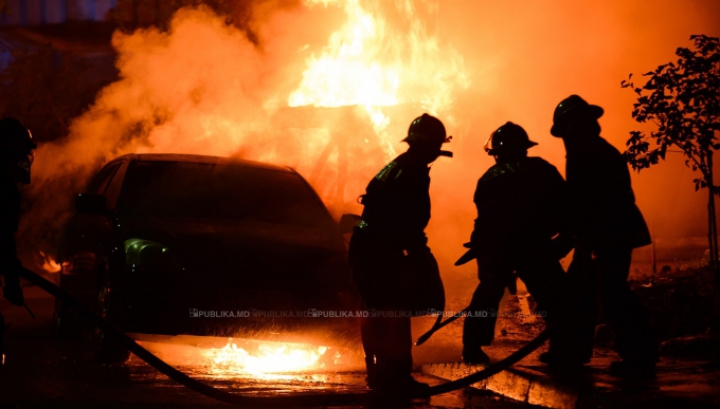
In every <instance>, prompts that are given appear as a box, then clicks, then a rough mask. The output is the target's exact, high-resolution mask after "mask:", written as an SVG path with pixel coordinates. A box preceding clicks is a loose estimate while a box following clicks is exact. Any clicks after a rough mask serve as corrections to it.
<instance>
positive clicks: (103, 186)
mask: <svg viewBox="0 0 720 409" xmlns="http://www.w3.org/2000/svg"><path fill="white" fill-rule="evenodd" d="M119 168H120V164H119V163H118V164H116V165H112V166H108V167H106V168H104V169H102V170H100V172H99V173H98V174H97V175H96V176H95V178H93V180H92V181H91V182H90V184H89V185H88V189H87V192H88V193H93V194H96V195H105V191H106V190H107V187H108V185H109V184H110V180H111V179H112V176H113V175H114V174H115V171H117V170H118V169H119Z"/></svg>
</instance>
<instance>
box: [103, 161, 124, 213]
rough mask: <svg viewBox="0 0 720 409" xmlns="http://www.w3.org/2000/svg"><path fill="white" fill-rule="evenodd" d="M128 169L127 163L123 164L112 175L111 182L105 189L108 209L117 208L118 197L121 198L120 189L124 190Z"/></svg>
mask: <svg viewBox="0 0 720 409" xmlns="http://www.w3.org/2000/svg"><path fill="white" fill-rule="evenodd" d="M127 167H128V164H127V162H123V163H122V164H121V165H120V166H118V167H117V168H116V169H117V171H116V172H115V173H114V174H113V175H112V177H111V178H110V182H109V183H108V185H107V188H106V189H105V200H106V202H107V208H108V209H110V210H115V208H116V207H117V202H118V196H120V188H122V183H123V179H125V172H126V171H127Z"/></svg>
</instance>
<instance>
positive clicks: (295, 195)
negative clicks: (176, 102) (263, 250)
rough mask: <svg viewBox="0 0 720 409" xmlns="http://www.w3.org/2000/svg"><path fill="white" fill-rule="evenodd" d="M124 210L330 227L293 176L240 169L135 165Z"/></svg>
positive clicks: (322, 210) (130, 172) (316, 201)
mask: <svg viewBox="0 0 720 409" xmlns="http://www.w3.org/2000/svg"><path fill="white" fill-rule="evenodd" d="M119 205H120V209H121V211H122V212H123V213H125V214H128V215H132V216H134V217H190V218H200V219H234V220H243V221H258V222H267V223H279V224H290V225H298V226H306V227H326V226H328V225H329V224H330V223H332V219H331V218H330V216H329V213H328V212H327V210H326V209H325V206H324V205H323V204H322V202H321V201H320V200H319V199H318V198H317V196H316V195H315V194H314V192H313V191H312V189H311V188H310V187H309V186H308V185H307V184H306V183H305V182H304V181H303V180H302V178H300V176H299V175H297V174H296V173H292V172H285V171H280V170H273V169H267V168H260V167H252V166H247V165H242V164H214V163H188V162H160V161H158V162H152V161H138V162H134V163H133V164H132V165H131V166H130V167H129V168H128V172H127V175H126V178H125V180H124V181H123V187H122V193H121V195H120V204H119Z"/></svg>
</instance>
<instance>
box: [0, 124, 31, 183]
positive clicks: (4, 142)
mask: <svg viewBox="0 0 720 409" xmlns="http://www.w3.org/2000/svg"><path fill="white" fill-rule="evenodd" d="M35 148H37V145H36V144H35V142H34V141H33V137H32V133H30V130H29V129H27V128H26V127H25V126H24V125H23V124H22V123H21V122H20V121H18V120H17V119H15V118H4V119H2V120H0V156H1V157H2V166H3V167H4V168H5V169H6V170H7V171H8V172H9V174H10V176H11V177H12V178H13V179H15V180H17V181H18V182H22V183H30V167H31V166H32V163H33V160H34V158H35V157H34V153H33V150H34V149H35Z"/></svg>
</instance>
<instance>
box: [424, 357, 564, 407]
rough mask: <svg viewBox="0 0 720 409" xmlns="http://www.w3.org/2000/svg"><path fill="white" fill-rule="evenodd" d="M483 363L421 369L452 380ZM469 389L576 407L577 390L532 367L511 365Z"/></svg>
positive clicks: (532, 402)
mask: <svg viewBox="0 0 720 409" xmlns="http://www.w3.org/2000/svg"><path fill="white" fill-rule="evenodd" d="M484 368H486V365H467V364H465V363H462V362H446V363H436V364H425V365H423V366H422V367H421V371H422V372H423V373H426V374H428V375H433V376H436V377H438V378H442V379H446V380H448V381H453V380H456V379H460V378H462V377H465V376H467V375H470V374H472V373H475V372H477V371H479V370H482V369H484ZM470 387H471V388H474V389H480V390H486V391H491V392H494V393H497V394H498V395H501V396H504V397H506V398H509V399H513V400H516V401H520V402H524V403H528V404H531V405H536V406H542V407H545V408H552V409H575V408H576V406H577V402H578V390H577V389H576V388H573V387H571V386H568V385H565V384H562V383H559V382H557V381H553V380H552V379H548V377H547V375H544V374H542V373H540V372H534V371H531V370H526V369H523V370H520V369H517V368H514V367H513V368H510V369H508V370H505V371H502V372H500V373H497V374H495V375H493V376H491V377H489V378H487V379H484V380H482V381H480V382H476V383H474V384H472V385H470Z"/></svg>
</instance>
